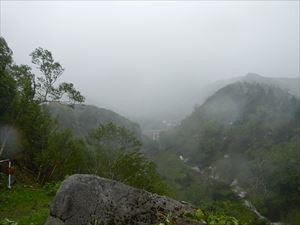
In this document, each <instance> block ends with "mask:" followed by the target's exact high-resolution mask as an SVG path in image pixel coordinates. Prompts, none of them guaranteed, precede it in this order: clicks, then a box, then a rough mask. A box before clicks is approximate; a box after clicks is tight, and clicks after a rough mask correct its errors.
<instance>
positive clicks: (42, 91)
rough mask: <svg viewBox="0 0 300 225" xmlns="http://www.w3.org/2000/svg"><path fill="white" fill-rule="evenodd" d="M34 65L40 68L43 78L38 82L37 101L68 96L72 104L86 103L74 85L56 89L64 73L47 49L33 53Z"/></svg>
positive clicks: (53, 99)
mask: <svg viewBox="0 0 300 225" xmlns="http://www.w3.org/2000/svg"><path fill="white" fill-rule="evenodd" d="M31 57H32V63H33V64H35V65H37V66H38V69H39V70H40V72H41V73H42V74H43V76H41V77H38V78H37V81H36V89H37V99H38V101H39V102H50V101H58V100H61V99H62V97H63V95H64V94H67V96H68V98H69V100H70V101H71V103H74V102H79V103H81V102H84V97H83V96H82V95H81V94H80V92H79V91H77V90H75V89H74V85H73V84H72V83H61V84H60V85H59V86H58V87H55V83H56V82H57V80H58V79H59V77H60V76H61V75H62V73H63V72H64V68H63V67H62V66H61V64H60V63H58V62H55V61H54V59H53V57H52V53H51V52H50V51H48V50H46V49H42V48H37V49H35V50H34V51H33V52H32V53H31Z"/></svg>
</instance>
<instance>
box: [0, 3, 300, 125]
mask: <svg viewBox="0 0 300 225" xmlns="http://www.w3.org/2000/svg"><path fill="white" fill-rule="evenodd" d="M0 4H1V24H0V25H1V30H0V32H1V36H3V37H4V38H5V39H6V40H7V42H8V45H9V46H10V48H11V49H13V51H14V59H15V62H16V63H18V64H29V65H32V64H31V59H30V57H29V54H30V53H31V52H32V51H33V50H34V49H35V48H37V47H43V48H46V49H48V50H50V51H51V52H52V53H53V55H54V58H55V60H57V61H59V62H60V63H61V64H62V65H63V66H64V68H65V69H66V70H65V72H64V74H63V76H62V78H61V79H62V80H65V81H68V82H72V83H74V85H75V87H76V88H77V89H78V90H80V91H81V92H82V94H83V95H84V96H85V97H86V99H87V101H86V104H94V105H97V106H99V107H104V108H108V109H111V110H114V111H116V112H118V113H120V114H123V115H125V116H126V117H129V118H130V119H133V120H138V119H139V118H159V119H171V118H175V120H177V121H179V120H180V119H182V118H183V117H185V116H186V115H187V114H189V113H191V112H192V110H193V107H194V105H195V104H198V103H199V101H200V99H201V100H202V96H201V95H202V90H203V89H204V88H205V87H206V86H207V85H209V84H210V83H213V82H214V81H218V80H226V79H230V78H233V77H237V76H243V75H245V74H246V73H248V72H255V73H258V74H261V75H263V76H266V77H299V2H298V1H287V2H284V1H282V2H281V1H266V2H265V1H264V2H258V1H252V2H251V1H250V2H249V1H248V2H242V1H230V2H226V1H214V2H206V1H188V2H183V1H162V2H159V1H140V2H137V1H128V2H127V1H112V2H107V1H74V2H73V1H51V2H50V1H41V2H38V1H12V2H10V1H1V2H0Z"/></svg>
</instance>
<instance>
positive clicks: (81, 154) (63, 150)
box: [36, 130, 85, 183]
mask: <svg viewBox="0 0 300 225" xmlns="http://www.w3.org/2000/svg"><path fill="white" fill-rule="evenodd" d="M84 160H85V145H84V143H83V141H81V140H79V139H77V138H75V137H74V136H73V135H72V133H71V132H70V131H69V130H65V131H58V132H55V133H53V134H51V135H50V136H49V138H48V142H47V148H45V149H44V150H43V151H42V152H40V153H39V154H38V155H37V156H36V163H37V165H38V167H39V175H38V180H39V181H40V182H41V183H45V182H46V181H47V182H48V181H53V180H60V179H64V177H65V176H66V175H70V174H74V173H80V172H81V171H83V170H84V166H83V165H84Z"/></svg>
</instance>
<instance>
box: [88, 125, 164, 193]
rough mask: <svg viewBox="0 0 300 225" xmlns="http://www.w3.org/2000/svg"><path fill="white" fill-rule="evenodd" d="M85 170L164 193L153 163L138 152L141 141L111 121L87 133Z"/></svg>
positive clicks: (162, 183)
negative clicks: (87, 148)
mask: <svg viewBox="0 0 300 225" xmlns="http://www.w3.org/2000/svg"><path fill="white" fill-rule="evenodd" d="M88 143H89V145H90V154H89V155H90V157H89V160H88V163H87V165H88V172H89V173H93V174H97V175H99V176H102V177H106V178H110V179H114V180H118V181H121V182H123V183H125V184H128V185H131V186H134V187H137V188H141V189H145V190H147V191H151V192H155V193H159V194H166V193H167V185H166V184H165V183H164V182H163V180H162V179H161V177H160V175H159V174H158V172H157V171H156V166H155V164H154V163H153V162H150V161H149V160H148V159H147V158H146V157H145V156H144V155H143V154H141V153H140V152H139V150H140V147H141V143H140V141H139V140H138V139H137V138H136V137H135V136H134V134H133V133H132V132H130V131H129V130H128V129H126V128H124V127H118V126H116V125H114V124H112V123H108V124H102V125H99V127H98V128H97V129H95V130H93V131H91V133H90V135H89V137H88Z"/></svg>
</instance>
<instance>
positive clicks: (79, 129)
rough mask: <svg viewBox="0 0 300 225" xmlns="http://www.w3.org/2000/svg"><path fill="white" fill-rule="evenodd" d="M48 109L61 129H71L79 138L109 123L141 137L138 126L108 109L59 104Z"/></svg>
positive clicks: (52, 104) (51, 105)
mask: <svg viewBox="0 0 300 225" xmlns="http://www.w3.org/2000/svg"><path fill="white" fill-rule="evenodd" d="M46 108H47V110H48V111H49V113H50V114H51V115H52V117H53V118H55V119H57V121H58V124H59V127H60V128H62V129H66V128H68V129H71V130H72V131H73V132H74V134H75V135H76V136H78V137H85V136H86V135H87V134H88V132H89V131H90V130H91V129H94V128H96V127H97V126H98V125H99V124H104V123H109V122H112V123H115V124H116V125H118V126H123V127H126V128H128V129H129V130H131V131H132V132H134V133H135V134H136V135H137V136H138V137H140V135H141V131H140V128H139V125H138V124H135V123H133V122H131V121H130V120H128V119H126V118H125V117H123V116H121V115H119V114H117V113H115V112H113V111H110V110H107V109H102V108H98V107H96V106H92V105H74V106H66V105H62V104H57V103H51V104H48V105H46Z"/></svg>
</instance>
